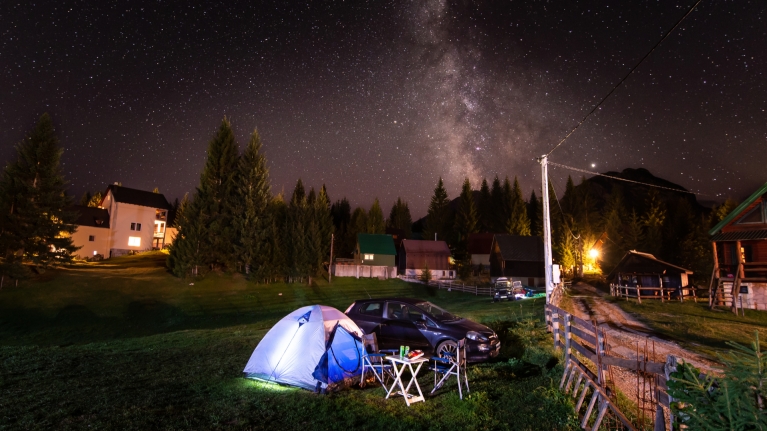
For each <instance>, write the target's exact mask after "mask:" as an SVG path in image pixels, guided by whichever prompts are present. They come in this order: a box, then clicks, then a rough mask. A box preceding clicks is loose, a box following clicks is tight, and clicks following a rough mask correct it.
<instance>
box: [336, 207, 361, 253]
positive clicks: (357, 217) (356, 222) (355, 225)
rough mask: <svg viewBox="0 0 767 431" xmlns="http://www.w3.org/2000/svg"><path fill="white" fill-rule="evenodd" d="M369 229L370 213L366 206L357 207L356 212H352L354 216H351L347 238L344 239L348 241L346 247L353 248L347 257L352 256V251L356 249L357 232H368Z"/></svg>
mask: <svg viewBox="0 0 767 431" xmlns="http://www.w3.org/2000/svg"><path fill="white" fill-rule="evenodd" d="M367 231H368V213H367V212H366V211H365V209H364V208H360V207H357V208H355V209H354V212H353V213H352V218H351V221H350V222H349V230H348V231H347V233H346V238H345V239H344V241H345V243H346V248H347V249H348V250H351V252H350V253H349V254H348V255H346V256H344V257H346V258H349V257H351V253H352V252H354V249H355V248H356V247H357V234H359V233H367ZM339 257H341V256H339Z"/></svg>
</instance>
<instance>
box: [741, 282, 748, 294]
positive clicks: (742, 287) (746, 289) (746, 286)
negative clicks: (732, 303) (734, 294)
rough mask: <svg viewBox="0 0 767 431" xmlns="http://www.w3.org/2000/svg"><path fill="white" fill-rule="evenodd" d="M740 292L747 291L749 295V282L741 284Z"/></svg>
mask: <svg viewBox="0 0 767 431" xmlns="http://www.w3.org/2000/svg"><path fill="white" fill-rule="evenodd" d="M740 293H745V294H746V295H748V285H747V284H741V285H740Z"/></svg>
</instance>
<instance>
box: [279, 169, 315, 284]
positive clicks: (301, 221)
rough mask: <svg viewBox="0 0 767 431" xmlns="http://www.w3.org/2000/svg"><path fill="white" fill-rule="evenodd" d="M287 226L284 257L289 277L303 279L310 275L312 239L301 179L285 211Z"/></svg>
mask: <svg viewBox="0 0 767 431" xmlns="http://www.w3.org/2000/svg"><path fill="white" fill-rule="evenodd" d="M286 222H287V225H286V229H285V236H286V240H285V242H284V244H285V245H286V253H285V254H286V256H287V261H288V266H289V268H290V272H289V273H290V276H291V277H294V278H298V279H303V277H307V276H309V275H310V272H311V269H312V263H313V262H312V261H313V257H312V241H311V240H312V238H311V236H310V235H311V231H310V229H311V217H310V214H309V206H308V204H307V197H306V194H305V189H304V184H303V182H302V181H301V179H299V180H298V182H297V183H296V187H295V189H294V190H293V196H292V197H291V199H290V203H289V204H288V209H287V220H286Z"/></svg>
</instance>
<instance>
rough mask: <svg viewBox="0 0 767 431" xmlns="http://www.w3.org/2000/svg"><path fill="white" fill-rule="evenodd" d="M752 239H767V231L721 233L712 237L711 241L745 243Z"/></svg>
mask: <svg viewBox="0 0 767 431" xmlns="http://www.w3.org/2000/svg"><path fill="white" fill-rule="evenodd" d="M750 239H767V229H760V230H745V231H742V232H720V233H718V234H716V235H714V236H712V237H711V241H744V240H750Z"/></svg>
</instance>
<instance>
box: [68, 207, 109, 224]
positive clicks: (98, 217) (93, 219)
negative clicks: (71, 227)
mask: <svg viewBox="0 0 767 431" xmlns="http://www.w3.org/2000/svg"><path fill="white" fill-rule="evenodd" d="M72 211H74V212H76V213H78V217H77V221H75V224H76V225H77V226H91V227H100V228H105V229H109V211H107V210H105V209H103V208H97V207H86V206H82V205H74V206H73V207H72Z"/></svg>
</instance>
